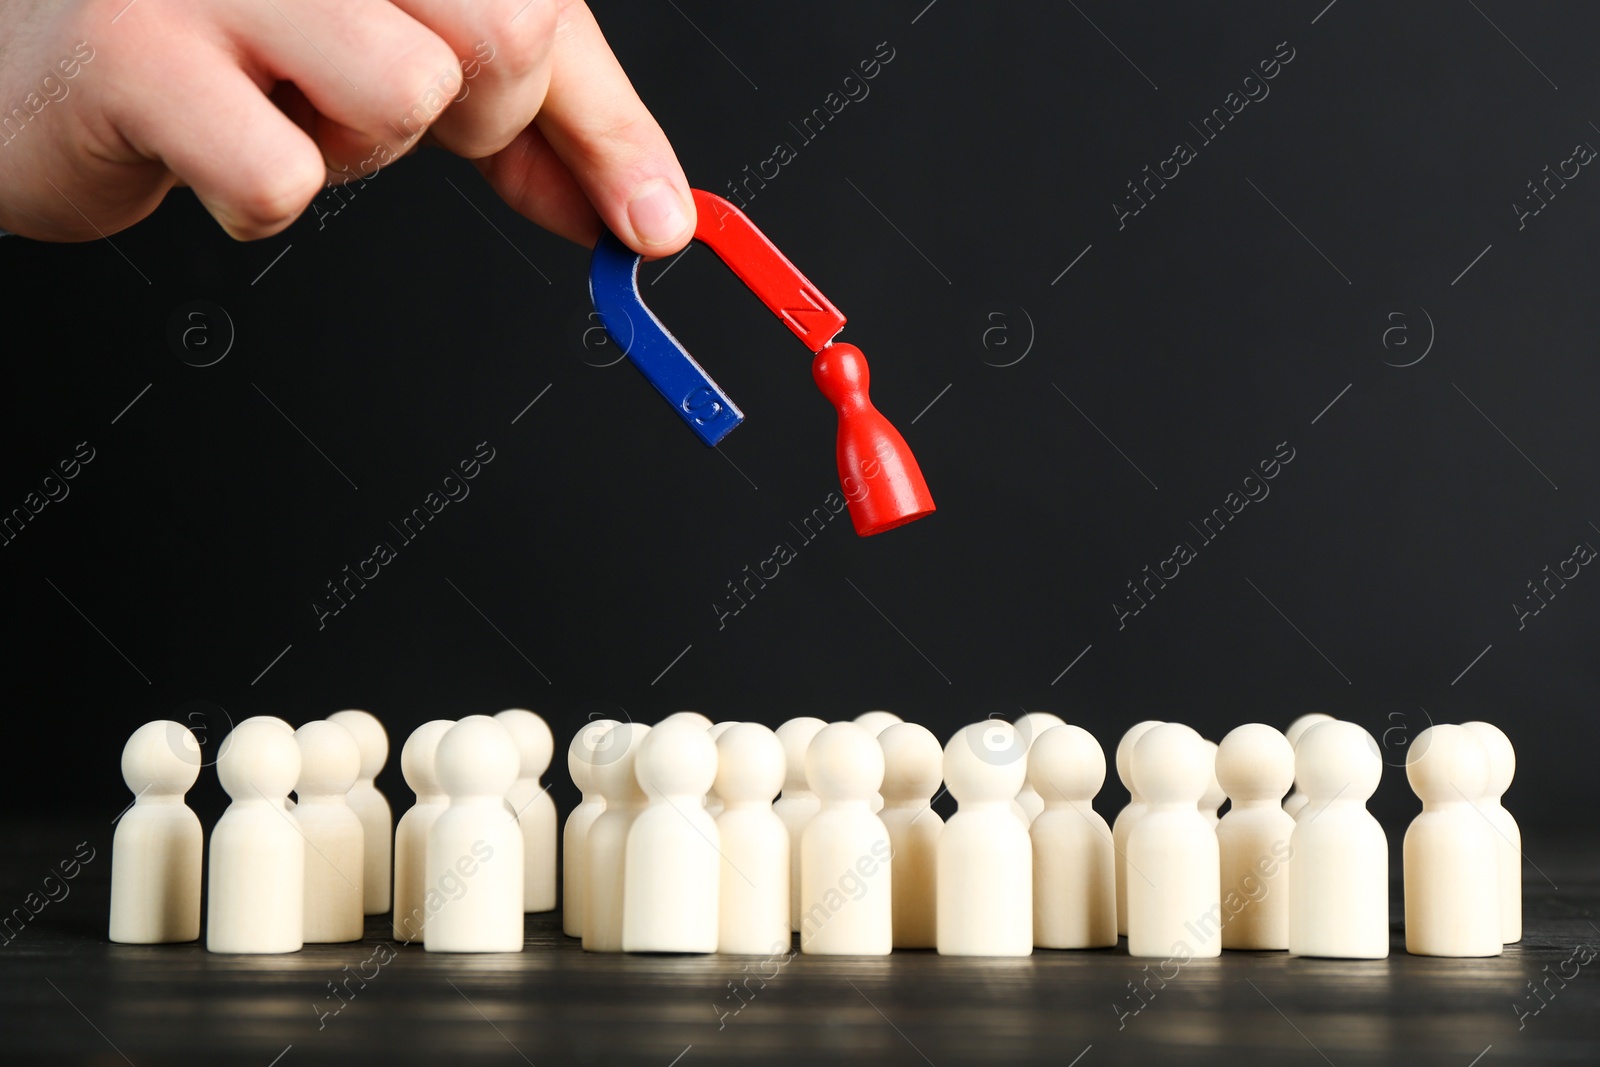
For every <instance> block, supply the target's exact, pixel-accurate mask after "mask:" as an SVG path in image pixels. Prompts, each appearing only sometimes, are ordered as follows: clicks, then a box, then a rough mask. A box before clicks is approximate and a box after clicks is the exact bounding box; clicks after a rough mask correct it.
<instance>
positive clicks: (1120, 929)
mask: <svg viewBox="0 0 1600 1067" xmlns="http://www.w3.org/2000/svg"><path fill="white" fill-rule="evenodd" d="M1160 725H1161V722H1160V720H1158V719H1146V720H1145V721H1144V722H1137V723H1134V724H1133V725H1132V726H1130V727H1129V728H1128V732H1127V733H1125V734H1123V735H1122V740H1121V741H1118V742H1117V756H1116V761H1117V778H1118V780H1119V781H1121V782H1122V788H1124V789H1126V790H1127V791H1128V803H1127V805H1126V806H1124V807H1123V809H1122V810H1121V811H1119V812H1117V818H1116V820H1115V821H1114V822H1113V823H1112V824H1111V844H1112V848H1113V850H1114V851H1115V852H1116V855H1117V933H1119V934H1121V935H1123V936H1124V937H1126V936H1127V934H1128V835H1129V834H1130V833H1132V832H1133V827H1134V824H1136V823H1137V822H1138V821H1139V817H1140V816H1141V815H1143V814H1144V813H1145V809H1146V806H1147V805H1146V804H1145V802H1144V798H1143V797H1141V796H1140V795H1139V790H1138V788H1137V787H1136V786H1135V785H1134V782H1133V770H1132V767H1131V764H1130V762H1129V761H1130V760H1131V759H1132V758H1133V746H1134V745H1136V744H1138V743H1139V738H1141V737H1143V736H1144V735H1145V733H1146V732H1148V731H1149V730H1152V729H1154V728H1155V727H1157V726H1160Z"/></svg>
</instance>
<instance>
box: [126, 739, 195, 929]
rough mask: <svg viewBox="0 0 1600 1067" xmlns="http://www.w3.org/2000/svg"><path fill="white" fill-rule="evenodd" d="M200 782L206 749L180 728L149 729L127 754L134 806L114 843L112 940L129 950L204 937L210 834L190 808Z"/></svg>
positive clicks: (133, 741) (129, 745) (130, 743)
mask: <svg viewBox="0 0 1600 1067" xmlns="http://www.w3.org/2000/svg"><path fill="white" fill-rule="evenodd" d="M199 776H200V744H199V742H198V741H196V740H195V736H194V734H192V733H190V731H189V728H188V727H187V726H184V725H183V724H182V723H177V722H173V721H171V720H169V719H160V720H157V721H156V722H147V723H145V724H144V725H143V726H141V727H139V728H138V729H137V730H135V731H134V732H133V736H131V737H129V738H128V743H127V744H126V745H124V746H123V747H122V780H123V781H124V782H126V783H127V785H128V788H129V789H130V790H132V791H133V804H132V805H131V806H130V807H129V808H128V809H127V810H125V811H124V812H123V813H122V816H121V817H120V818H119V819H118V820H117V831H116V834H115V836H114V837H113V838H112V840H111V935H110V936H111V940H113V941H116V942H119V943H121V944H125V945H159V944H165V943H169V942H174V941H193V940H195V939H196V938H198V937H199V936H200V872H201V851H202V848H203V842H204V832H203V831H202V830H201V829H200V820H199V818H197V817H196V816H195V813H194V812H193V811H192V810H190V808H189V805H188V804H187V803H185V802H184V794H185V793H187V792H188V791H189V789H190V787H192V786H193V785H194V783H195V779H196V778H198V777H199Z"/></svg>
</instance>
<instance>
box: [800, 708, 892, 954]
mask: <svg viewBox="0 0 1600 1067" xmlns="http://www.w3.org/2000/svg"><path fill="white" fill-rule="evenodd" d="M787 747H788V746H787V745H785V748H786V749H787ZM805 773H806V781H808V782H809V783H810V784H811V787H812V789H814V790H815V791H816V793H817V798H818V800H819V801H820V802H821V810H819V811H818V812H817V814H816V816H815V817H813V818H812V819H811V820H810V821H809V822H808V823H807V824H806V827H805V830H804V831H802V833H801V835H800V914H799V917H798V920H797V921H798V922H799V924H800V951H802V952H805V953H809V954H814V955H836V956H838V955H842V956H886V955H888V954H889V951H890V949H892V948H893V947H894V923H893V918H892V911H891V909H892V907H893V899H894V898H893V893H894V886H893V878H892V877H891V874H892V872H891V869H890V866H889V863H890V859H891V857H890V852H889V831H888V829H887V828H886V827H885V826H884V825H883V820H881V819H879V818H878V816H876V815H874V814H873V813H872V796H873V794H875V793H876V792H878V790H879V788H880V787H881V786H882V785H883V749H882V748H880V747H879V746H878V743H877V739H876V738H874V737H873V736H872V735H871V734H869V733H868V732H867V731H865V730H863V729H862V728H861V727H859V726H857V725H856V724H855V723H853V722H836V723H832V724H830V725H828V726H825V727H823V728H822V729H821V730H819V731H818V732H817V734H816V736H815V737H814V738H813V739H812V741H811V744H810V745H809V746H808V747H807V748H806V755H805Z"/></svg>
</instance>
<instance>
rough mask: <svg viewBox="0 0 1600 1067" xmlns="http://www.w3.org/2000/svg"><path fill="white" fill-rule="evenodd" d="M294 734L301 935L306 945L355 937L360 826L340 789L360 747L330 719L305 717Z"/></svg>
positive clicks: (351, 776) (358, 929)
mask: <svg viewBox="0 0 1600 1067" xmlns="http://www.w3.org/2000/svg"><path fill="white" fill-rule="evenodd" d="M294 739H295V742H296V743H297V744H299V746H300V777H299V779H298V780H297V781H296V782H295V787H294V791H295V795H296V796H298V797H299V798H300V803H299V804H298V805H297V806H296V807H295V809H294V818H295V821H296V822H297V823H298V824H299V825H300V833H301V834H302V835H303V836H304V837H305V850H306V860H305V876H304V881H303V893H304V895H303V898H302V899H303V903H302V905H301V921H302V922H303V923H304V924H305V933H304V934H303V935H302V940H303V941H304V942H305V943H306V944H308V945H315V944H327V943H332V942H339V941H360V940H361V935H362V927H363V925H364V924H363V920H362V915H363V911H362V902H363V900H364V899H365V896H364V889H363V881H364V879H365V877H366V872H365V869H364V862H363V855H364V849H365V842H364V841H363V834H364V830H363V827H362V825H361V817H360V816H358V815H357V814H356V813H355V812H354V811H353V810H351V807H350V804H349V802H348V800H346V794H347V793H349V791H350V788H351V787H352V786H353V785H355V782H356V777H357V775H359V774H360V773H361V762H362V756H361V748H360V746H359V745H358V744H357V742H356V739H355V737H354V736H353V735H352V734H351V733H350V731H349V730H347V729H346V728H345V727H344V726H343V725H342V724H340V723H337V722H334V721H333V720H332V719H319V720H315V721H312V722H308V723H306V724H305V725H304V726H302V727H300V729H298V730H296V731H295V732H294ZM384 851H388V850H387V849H385V850H384ZM384 877H385V878H387V877H388V873H387V870H385V874H384ZM388 895H389V894H388V893H387V892H385V893H384V896H385V897H387V896H388Z"/></svg>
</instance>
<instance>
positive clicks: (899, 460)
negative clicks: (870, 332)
mask: <svg viewBox="0 0 1600 1067" xmlns="http://www.w3.org/2000/svg"><path fill="white" fill-rule="evenodd" d="M811 376H812V377H813V378H815V379H816V381H817V388H818V389H821V390H822V395H823V396H825V397H827V398H828V401H829V403H831V404H833V406H834V408H836V409H837V410H838V412H839V444H838V458H839V484H840V485H841V486H842V487H843V488H844V496H845V499H846V500H847V501H849V503H850V521H851V522H853V523H855V527H856V533H858V534H860V535H861V536H862V537H870V536H871V535H872V534H875V533H882V532H883V531H885V530H892V529H894V528H895V527H896V526H900V525H902V524H904V523H908V522H912V521H914V520H916V519H920V518H922V517H923V516H924V515H926V514H928V513H929V512H931V511H932V510H933V494H931V493H929V492H928V483H927V482H926V481H924V480H923V478H922V468H921V467H919V466H917V457H915V456H913V455H912V454H911V449H910V448H909V447H907V445H906V441H905V438H903V437H901V436H900V431H899V430H896V429H895V428H894V426H893V425H891V424H890V422H889V420H888V419H886V418H884V417H883V415H882V413H880V412H879V411H878V409H877V408H875V407H873V406H872V397H870V396H869V395H868V394H867V390H868V388H869V387H870V386H871V384H872V373H871V372H870V371H869V370H868V369H867V357H866V356H864V355H862V353H861V349H859V348H857V347H856V346H855V345H851V344H833V345H829V346H828V347H826V348H824V349H823V350H822V351H821V352H818V353H817V358H816V359H814V360H812V361H811Z"/></svg>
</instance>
